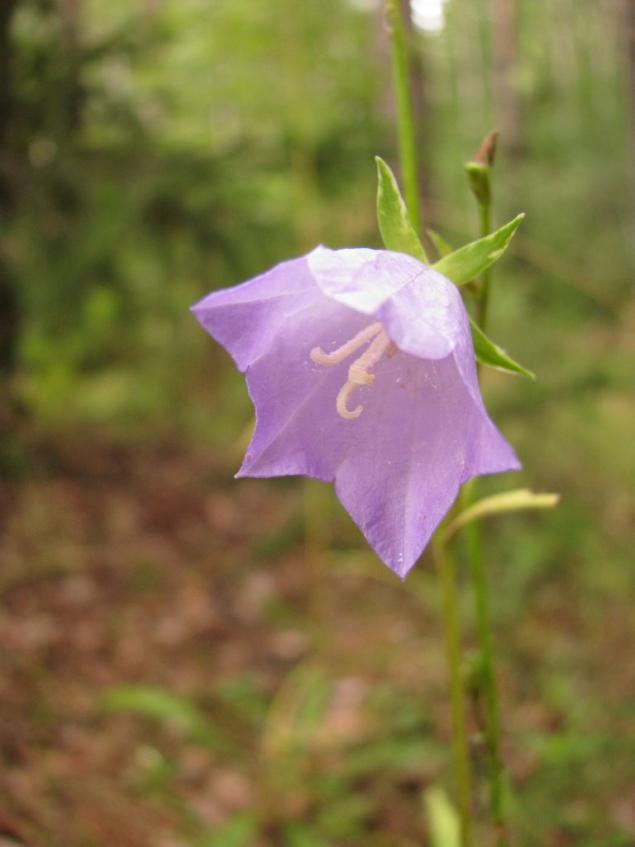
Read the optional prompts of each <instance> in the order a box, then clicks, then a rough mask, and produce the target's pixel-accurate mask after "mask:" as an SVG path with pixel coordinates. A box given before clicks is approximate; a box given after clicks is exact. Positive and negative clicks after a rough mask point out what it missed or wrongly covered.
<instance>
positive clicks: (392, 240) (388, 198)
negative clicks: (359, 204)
mask: <svg viewBox="0 0 635 847" xmlns="http://www.w3.org/2000/svg"><path fill="white" fill-rule="evenodd" d="M375 162H376V163H377V222H378V223H379V231H380V232H381V237H382V239H383V241H384V245H385V247H386V249H387V250H395V251H396V252H397V253H407V254H408V255H409V256H414V257H415V259H419V261H420V262H425V263H426V264H429V261H428V257H427V256H426V251H425V250H424V249H423V245H422V244H421V241H420V240H419V236H418V235H417V233H416V232H415V230H414V228H413V226H412V224H411V222H410V218H409V216H408V210H407V209H406V204H405V203H404V200H403V197H402V196H401V192H400V191H399V186H398V185H397V180H396V179H395V175H394V174H393V172H392V171H391V170H390V168H389V167H388V165H387V164H386V163H385V162H384V160H383V159H380V158H379V156H375Z"/></svg>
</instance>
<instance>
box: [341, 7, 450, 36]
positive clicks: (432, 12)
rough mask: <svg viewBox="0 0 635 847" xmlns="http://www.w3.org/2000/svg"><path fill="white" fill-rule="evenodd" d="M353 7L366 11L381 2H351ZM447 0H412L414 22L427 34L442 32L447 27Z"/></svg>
mask: <svg viewBox="0 0 635 847" xmlns="http://www.w3.org/2000/svg"><path fill="white" fill-rule="evenodd" d="M350 2H351V3H352V5H353V6H356V7H357V8H358V9H362V10H364V11H370V10H372V9H376V8H377V6H378V2H379V0H350ZM445 2H446V0H410V3H411V6H412V22H413V23H414V25H415V26H416V27H417V29H422V30H424V31H425V32H441V30H442V29H443V27H444V25H445V15H444V6H445Z"/></svg>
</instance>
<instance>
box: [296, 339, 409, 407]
mask: <svg viewBox="0 0 635 847" xmlns="http://www.w3.org/2000/svg"><path fill="white" fill-rule="evenodd" d="M369 342H370V343H369ZM364 344H368V347H367V349H366V350H365V351H364V352H363V353H362V355H361V356H359V358H357V359H355V361H354V362H353V364H352V365H351V366H350V367H349V369H348V380H347V381H346V382H345V383H344V385H343V386H342V387H341V388H340V390H339V393H338V395H337V400H336V401H335V408H336V409H337V412H338V414H339V415H340V416H341V417H343V418H345V419H346V420H348V421H352V420H354V419H355V418H358V417H359V416H360V415H361V413H362V410H363V408H364V407H363V406H360V405H358V406H356V407H355V408H354V409H352V410H350V409H349V408H348V405H347V404H348V400H349V398H350V396H351V394H352V393H353V391H355V389H356V388H357V386H358V385H372V384H373V383H374V382H375V375H374V374H372V373H369V370H370V369H371V368H373V367H374V366H375V365H376V364H377V363H378V362H379V360H380V359H381V358H382V356H385V355H388V356H392V355H393V353H395V352H396V350H397V348H396V347H395V345H394V344H393V343H392V341H391V340H390V338H388V335H387V333H386V330H385V329H384V328H383V326H382V325H381V324H380V323H379V322H377V323H374V324H370V326H367V327H366V328H365V329H362V330H361V332H358V333H357V335H355V336H353V338H351V339H350V340H349V341H347V342H346V343H345V344H342V346H341V347H338V348H337V350H334V351H333V352H332V353H325V352H324V350H322V348H321V347H314V348H313V350H311V353H310V356H311V360H312V361H313V362H315V364H316V365H324V366H325V367H327V368H328V367H331V366H333V365H339V364H340V363H341V362H343V361H344V359H348V357H349V356H351V355H352V354H353V353H355V352H356V351H357V350H359V348H360V347H363V346H364Z"/></svg>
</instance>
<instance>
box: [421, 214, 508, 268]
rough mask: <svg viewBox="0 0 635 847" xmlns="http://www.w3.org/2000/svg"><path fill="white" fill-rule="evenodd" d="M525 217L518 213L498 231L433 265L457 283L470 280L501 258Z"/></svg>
mask: <svg viewBox="0 0 635 847" xmlns="http://www.w3.org/2000/svg"><path fill="white" fill-rule="evenodd" d="M524 217H525V215H524V214H520V215H517V216H516V217H515V218H514V220H513V221H510V222H509V223H507V224H505V226H502V227H501V228H500V229H497V230H496V232H493V233H492V234H491V235H486V236H485V237H484V238H479V240H478V241H472V242H470V243H469V244H466V245H465V246H464V247H460V248H459V249H458V250H455V251H454V252H453V253H450V254H449V255H448V256H444V257H443V258H442V259H439V261H438V262H436V263H435V264H434V265H433V266H432V267H433V268H434V269H435V270H437V271H439V273H442V274H443V275H444V276H447V278H448V279H451V280H452V282H453V283H454V284H455V285H464V284H465V283H466V282H470V280H472V279H474V278H475V277H477V276H478V275H479V274H481V273H483V271H485V270H487V268H489V266H490V265H493V264H494V262H495V261H496V260H497V259H500V257H501V256H502V255H503V253H504V252H505V250H506V249H507V246H508V244H509V242H510V241H511V240H512V237H513V235H514V233H515V232H516V230H517V229H518V227H519V226H520V222H521V221H522V219H523V218H524Z"/></svg>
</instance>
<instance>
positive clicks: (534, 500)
mask: <svg viewBox="0 0 635 847" xmlns="http://www.w3.org/2000/svg"><path fill="white" fill-rule="evenodd" d="M559 502H560V495H559V494H536V493H535V492H534V491H530V489H529V488H516V489H514V490H513V491H505V492H503V493H502V494H493V495H492V496H491V497H483V498H482V499H481V500H477V501H476V502H475V503H472V504H471V505H470V506H468V507H467V509H464V510H463V511H462V512H461V513H460V514H459V515H457V516H456V518H454V520H453V521H452V523H451V524H449V525H448V527H447V529H446V531H445V538H446V540H447V539H448V538H450V537H451V536H453V535H454V534H455V533H456V532H458V530H459V529H461V528H462V527H464V526H465V525H466V524H468V523H470V522H471V521H477V520H480V519H481V518H487V517H490V516H491V515H503V514H506V513H508V512H520V511H523V510H525V509H552V508H553V507H554V506H556V505H557V504H558V503H559Z"/></svg>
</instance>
